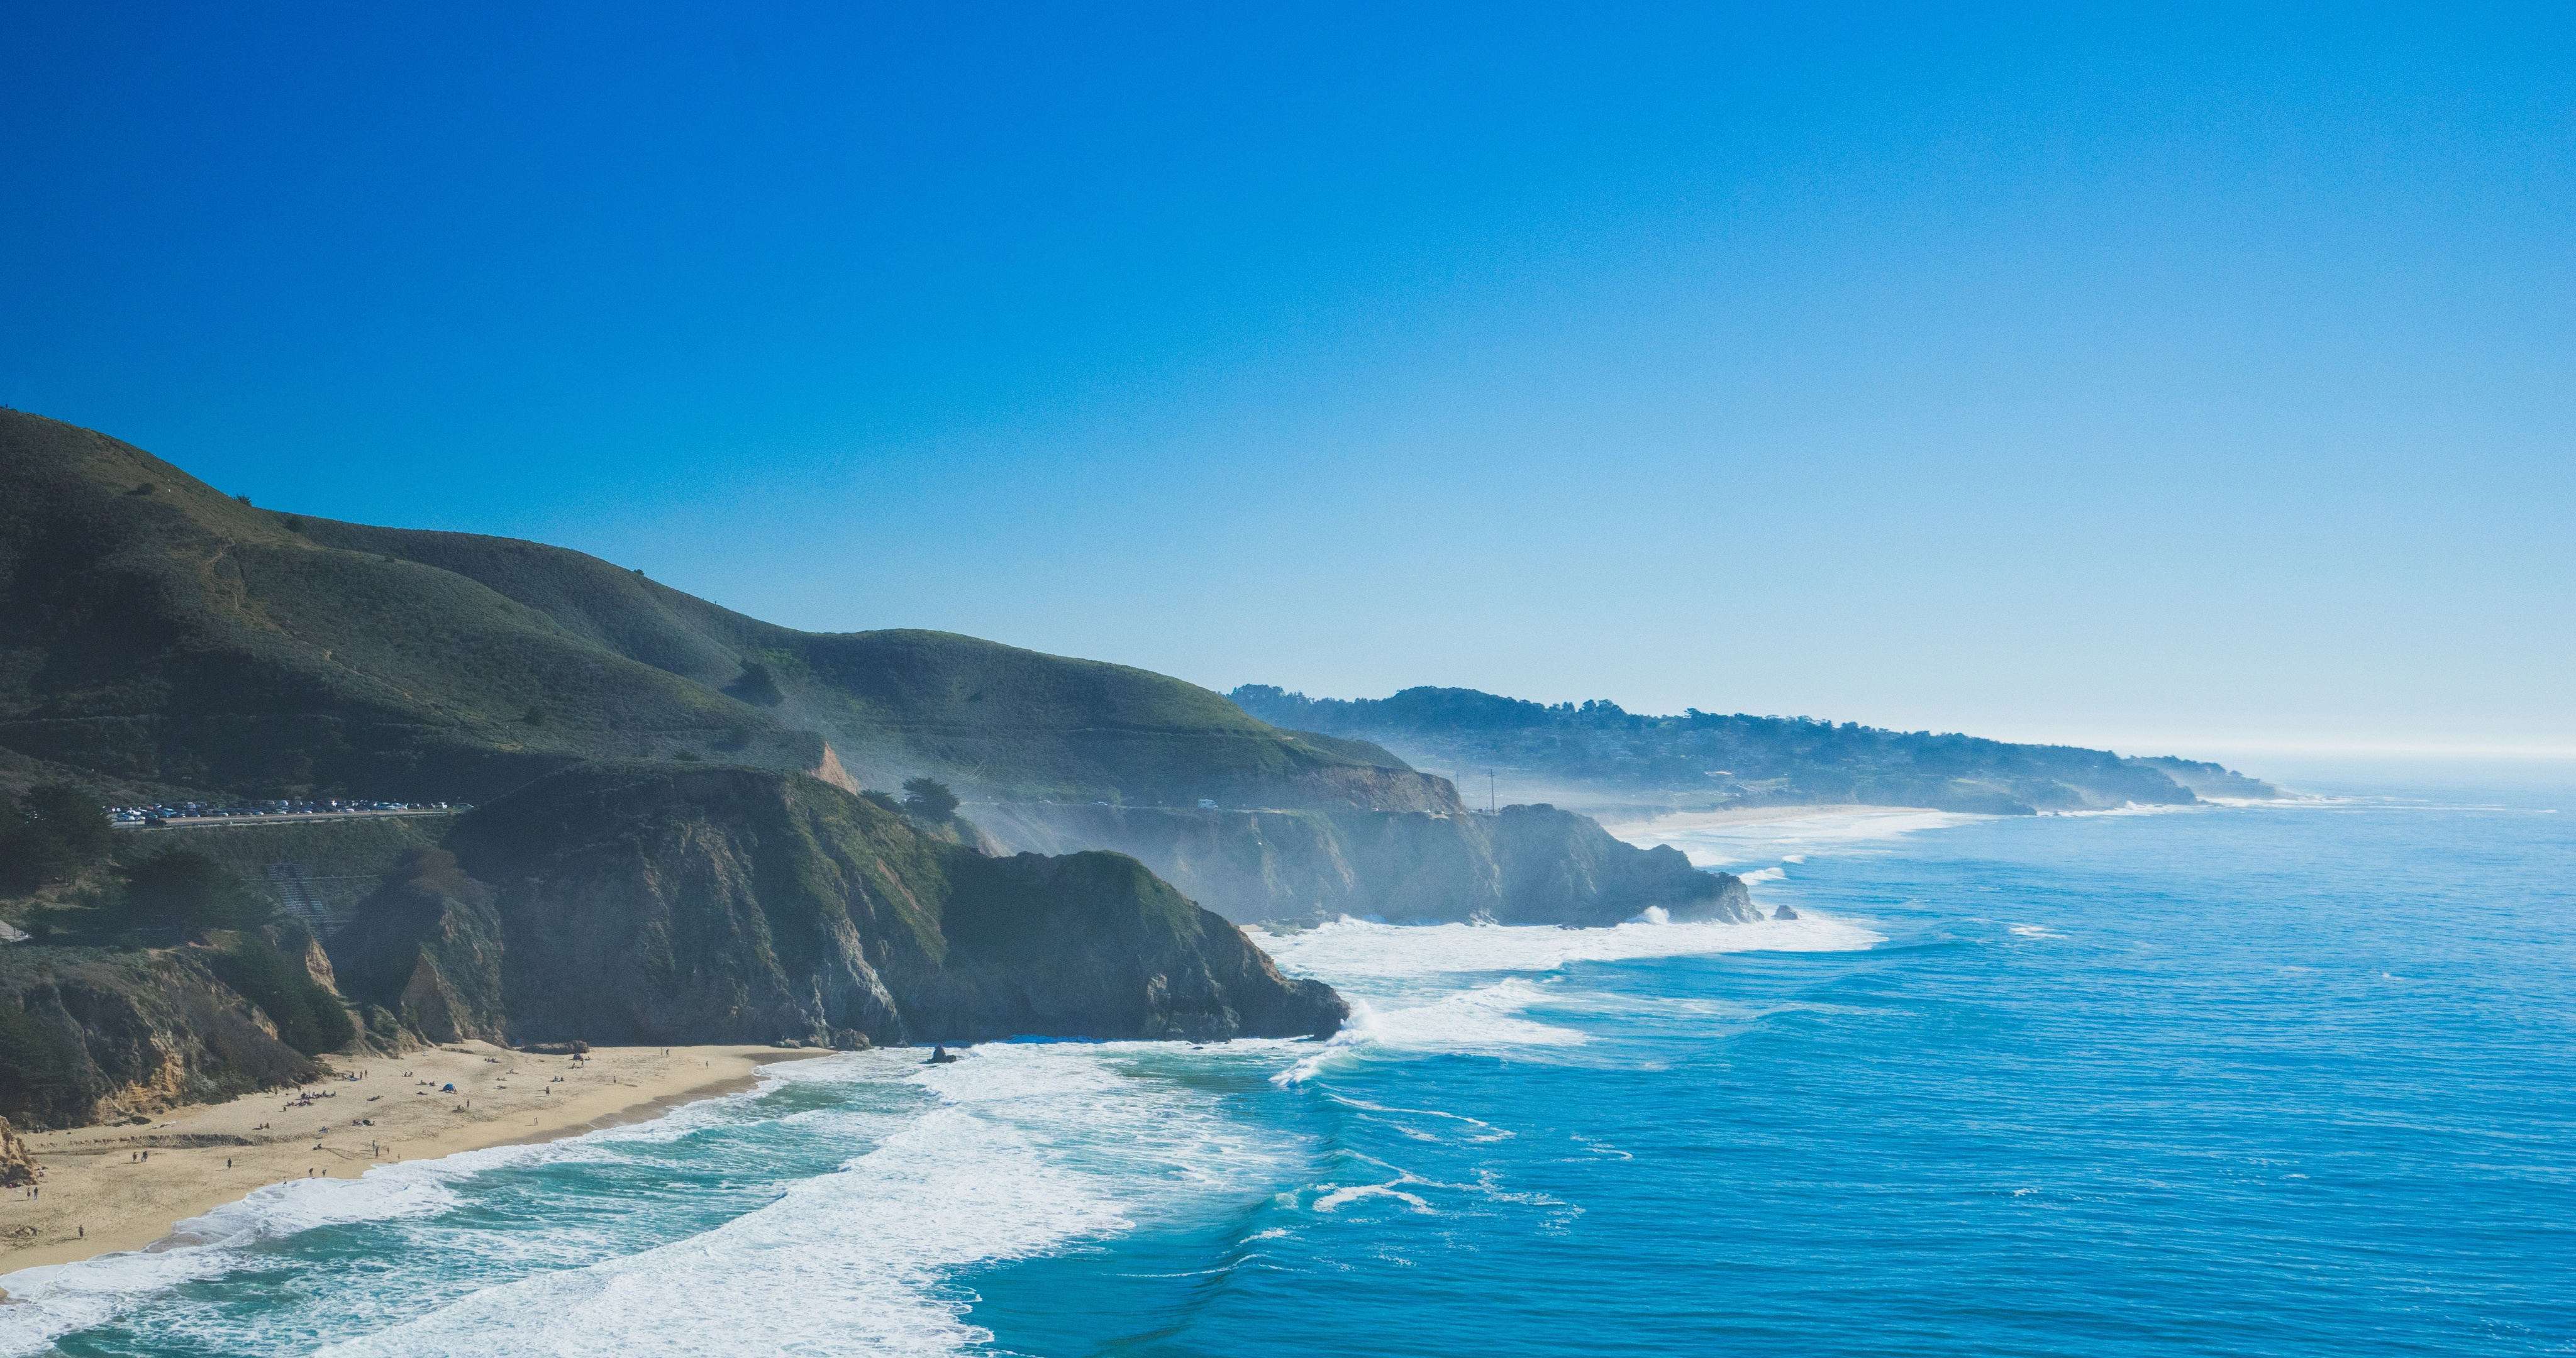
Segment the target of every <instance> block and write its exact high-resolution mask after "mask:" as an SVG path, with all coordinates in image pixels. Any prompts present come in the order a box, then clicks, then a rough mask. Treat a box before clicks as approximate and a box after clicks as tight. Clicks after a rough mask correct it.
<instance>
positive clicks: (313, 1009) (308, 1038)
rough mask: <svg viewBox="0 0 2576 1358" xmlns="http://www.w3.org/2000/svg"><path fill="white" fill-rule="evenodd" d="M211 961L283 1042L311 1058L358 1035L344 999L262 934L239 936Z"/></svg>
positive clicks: (338, 1046)
mask: <svg viewBox="0 0 2576 1358" xmlns="http://www.w3.org/2000/svg"><path fill="white" fill-rule="evenodd" d="M209 965H210V966H211V967H212V968H213V970H214V973H215V975H216V976H217V977H219V978H221V979H222V981H223V983H224V984H225V985H228V986H231V987H232V988H233V989H234V990H236V991H239V992H240V993H241V994H242V996H243V997H244V998H245V999H248V1000H249V1001H250V1002H251V1003H253V1004H255V1005H258V1006H259V1010H260V1012H261V1013H263V1014H266V1015H268V1021H269V1022H271V1023H274V1024H276V1025H277V1040H278V1041H280V1042H283V1043H285V1044H286V1045H288V1046H290V1047H293V1048H294V1049H295V1050H297V1051H299V1052H302V1053H304V1054H305V1055H306V1056H319V1055H321V1054H322V1053H324V1052H326V1051H336V1050H338V1049H339V1048H341V1047H343V1046H345V1045H347V1044H348V1042H349V1040H350V1039H351V1038H354V1037H356V1036H357V1035H358V1029H357V1025H356V1024H355V1023H353V1022H352V1021H351V1020H350V1018H349V1011H348V1010H346V1009H344V1008H342V1007H341V1006H340V1000H339V997H338V996H336V995H333V994H332V993H331V992H330V991H328V990H326V989H324V988H323V987H322V985H321V983H320V982H318V981H315V980H314V979H313V978H312V977H311V976H309V975H307V974H306V973H305V971H304V969H303V968H302V967H299V966H297V965H295V963H293V962H292V961H289V960H288V959H287V956H286V954H284V953H282V952H279V951H278V950H277V945H276V944H273V943H271V942H269V941H268V940H267V939H265V938H262V937H260V936H259V935H257V934H248V933H246V934H241V935H238V936H236V937H235V938H234V939H233V940H232V941H230V942H229V943H227V944H226V945H225V946H224V947H222V948H220V949H218V950H217V951H216V952H215V954H214V956H213V958H212V959H211V961H210V963H209Z"/></svg>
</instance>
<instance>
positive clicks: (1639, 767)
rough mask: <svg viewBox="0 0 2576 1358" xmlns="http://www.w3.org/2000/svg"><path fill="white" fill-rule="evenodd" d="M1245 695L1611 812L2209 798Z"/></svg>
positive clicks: (1890, 736)
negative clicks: (1596, 800)
mask: <svg viewBox="0 0 2576 1358" xmlns="http://www.w3.org/2000/svg"><path fill="white" fill-rule="evenodd" d="M1230 696H1231V697H1232V698H1233V699H1234V701H1235V702H1236V703H1237V704H1238V705H1240V706H1241V707H1242V708H1243V709H1244V710H1245V711H1247V712H1249V713H1251V714H1252V715H1254V716H1257V717H1260V718H1262V719H1263V720H1265V721H1270V722H1276V723H1278V724H1279V725H1282V726H1295V727H1302V728H1308V729H1312V730H1317V731H1325V732H1331V733H1334V734H1337V735H1344V736H1357V737H1362V738H1365V739H1368V740H1373V741H1377V742H1380V743H1383V744H1385V745H1387V746H1388V747H1390V748H1393V749H1397V750H1400V751H1403V752H1405V753H1406V755H1407V756H1408V757H1409V758H1412V759H1414V760H1417V761H1419V762H1422V763H1425V764H1428V765H1430V766H1431V767H1433V768H1442V767H1447V768H1499V769H1508V770H1510V771H1512V772H1513V773H1514V774H1515V775H1516V777H1519V778H1524V779H1537V780H1541V781H1543V782H1547V783H1553V784H1555V785H1557V786H1560V787H1565V788H1568V789H1573V790H1577V791H1580V792H1585V793H1590V794H1593V795H1598V796H1601V797H1604V798H1621V797H1624V798H1631V799H1649V798H1669V799H1675V800H1680V801H1683V802H1685V803H1686V804H1723V803H1727V802H1791V803H1797V802H1842V801H1848V802H1870V803H1876V804H1879V805H1886V806H1930V807H1940V808H1943V809H1947V810H1957V811H1980V812H1998V813H2006V814H2011V813H2023V814H2026V813H2028V812H2030V811H2032V810H2035V809H2036V810H2058V809H2069V808H2075V807H2084V806H2103V805H2109V806H2117V805H2120V804H2122V803H2125V802H2138V803H2141V804H2145V805H2156V804H2165V803H2186V802H2190V801H2192V800H2193V799H2194V798H2193V794H2192V792H2191V791H2190V789H2189V787H2187V786H2185V785H2184V783H2183V782H2182V781H2178V778H2180V777H2182V776H2184V774H2183V772H2182V770H2183V768H2184V766H2182V765H2181V764H2180V761H2152V760H2142V759H2122V758H2121V757H2119V756H2118V755H2115V754H2112V753H2110V752H2108V751H2105V750H2085V749H2077V748H2073V747H2070V746H2062V745H2014V744H2008V743H2005V742H2003V741H1996V740H1981V739H1978V738H1976V737H1973V736H1964V735H1935V734H1933V733H1932V732H1930V731H1910V732H1909V731H1889V730H1882V729H1879V728H1876V727H1868V726H1862V725H1860V724H1858V723H1857V722H1844V723H1842V724H1840V725H1836V724H1835V723H1833V722H1829V721H1818V720H1816V719H1815V718H1813V717H1776V716H1774V717H1754V716H1746V715H1743V714H1737V715H1733V716H1721V715H1719V714H1717V713H1714V712H1702V711H1700V710H1698V709H1697V708H1692V709H1689V710H1687V711H1686V712H1684V713H1683V714H1682V715H1680V716H1666V717H1653V716H1644V715H1640V714H1638V713H1633V712H1627V711H1624V710H1622V709H1621V708H1620V707H1619V705H1618V704H1616V703H1612V702H1608V701H1603V700H1596V701H1592V702H1587V703H1583V704H1580V705H1577V704H1574V703H1558V704H1555V705H1554V706H1547V705H1543V704H1539V703H1534V702H1528V701H1524V700H1522V699H1518V698H1505V697H1500V696H1497V695H1495V694H1491V693H1481V692H1478V691H1477V690H1474V689H1463V688H1409V689H1406V690H1404V691H1403V692H1401V693H1397V694H1396V695H1394V696H1393V697H1389V698H1374V699H1373V698H1363V699H1359V700H1356V701H1349V700H1343V699H1338V698H1309V697H1307V696H1306V695H1304V694H1302V693H1289V692H1285V691H1283V690H1281V689H1279V688H1277V687H1274V686H1271V685H1267V684H1246V685H1244V686H1242V687H1241V688H1238V689H1236V690H1234V692H1233V693H1232V694H1231V695H1230ZM2188 767H2189V768H2191V769H2207V770H2210V771H2211V772H2212V773H2213V774H2223V773H2224V771H2223V770H2216V769H2215V768H2214V766H2210V765H2192V766H2188ZM2227 776H2231V777H2232V776H2233V775H2227ZM2239 781H2240V782H2241V783H2242V784H2244V785H2245V786H2248V787H2251V788H2255V789H2262V788H2263V785H2262V784H2260V783H2255V782H2253V781H2252V780H2250V779H2240V780H2239ZM2213 785H2214V784H2213ZM2243 795H2269V792H2268V789H2265V790H2263V791H2258V792H2252V793H2247V794H2243Z"/></svg>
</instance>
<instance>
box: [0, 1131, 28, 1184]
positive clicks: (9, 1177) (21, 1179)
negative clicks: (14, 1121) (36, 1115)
mask: <svg viewBox="0 0 2576 1358" xmlns="http://www.w3.org/2000/svg"><path fill="white" fill-rule="evenodd" d="M35 1181H36V1157H35V1156H34V1155H32V1154H30V1153H29V1152H28V1150H27V1143H26V1142H24V1141H21V1140H19V1139H18V1132H17V1129H16V1128H14V1127H11V1126H10V1125H9V1119H7V1118H0V1188H24V1187H26V1186H27V1185H29V1184H32V1183H34V1182H35Z"/></svg>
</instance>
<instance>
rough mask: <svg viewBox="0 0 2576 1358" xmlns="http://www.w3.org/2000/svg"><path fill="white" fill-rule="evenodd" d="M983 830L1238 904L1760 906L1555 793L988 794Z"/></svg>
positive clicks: (1734, 884)
mask: <svg viewBox="0 0 2576 1358" xmlns="http://www.w3.org/2000/svg"><path fill="white" fill-rule="evenodd" d="M977 815H978V817H979V819H980V820H981V822H982V823H983V825H984V828H985V831H986V832H987V833H988V834H991V835H992V836H993V837H994V838H996V839H998V840H1000V841H1001V842H1003V843H1004V844H1007V845H1011V846H1014V847H1017V848H1022V849H1035V850H1039V851H1042V852H1052V851H1059V850H1062V849H1067V848H1073V847H1082V846H1097V847H1101V848H1108V849H1114V850H1116V851H1118V852H1120V853H1125V854H1130V855H1133V856H1134V857H1135V858H1136V859H1138V860H1139V861H1141V862H1142V863H1144V864H1145V866H1146V867H1148V868H1151V869H1152V870H1153V872H1154V873H1155V875H1156V876H1159V877H1161V878H1163V879H1164V880H1165V881H1168V882H1170V883H1171V884H1172V885H1173V886H1175V887H1177V888H1179V889H1180V890H1181V891H1182V892H1184V893H1186V894H1187V895H1189V896H1190V897H1191V898H1192V899H1194V900H1197V901H1199V902H1200V903H1201V904H1204V905H1206V906H1207V907H1208V908H1210V909H1212V910H1215V911H1216V912H1217V913H1219V914H1222V915H1224V916H1226V917H1227V918H1228V919H1232V920H1237V921H1240V922H1243V923H1268V922H1274V921H1275V922H1311V921H1316V920H1326V919H1333V918H1336V917H1339V916H1342V915H1356V916H1363V917H1366V916H1375V917H1378V918H1381V919H1386V920H1391V921H1396V922H1404V923H1411V922H1423V923H1440V922H1448V921H1462V920H1480V921H1489V922H1492V923H1497V924H1571V925H1589V926H1597V925H1611V924H1617V923H1620V922H1621V921H1624V920H1628V919H1633V918H1635V917H1636V916H1638V915H1640V914H1643V913H1644V912H1645V911H1647V910H1649V909H1661V910H1663V911H1665V912H1666V913H1667V914H1669V915H1670V916H1671V917H1672V918H1674V919H1714V920H1732V921H1745V920H1751V919H1755V918H1758V916H1757V915H1756V914H1755V913H1754V910H1753V906H1752V901H1751V899H1750V897H1749V896H1748V895H1747V894H1746V892H1745V889H1744V884H1743V882H1742V881H1740V880H1739V879H1737V878H1736V877H1734V876H1733V875H1732V874H1728V873H1709V872H1701V871H1699V870H1698V869H1695V868H1693V867H1692V866H1691V865H1690V861H1689V860H1688V859H1687V858H1685V857H1683V855H1682V854H1681V852H1680V851H1679V850H1676V849H1671V848H1657V849H1653V850H1646V849H1639V848H1637V847H1635V846H1634V845H1630V844H1627V843H1623V842H1621V841H1620V840H1618V839H1615V838H1613V837H1612V836H1611V835H1610V833H1609V832H1608V831H1606V830H1603V829H1602V828H1601V827H1600V825H1599V824H1597V823H1596V822H1594V821H1593V820H1592V819H1591V818H1590V817H1588V816H1580V815H1576V814H1574V813H1572V812H1568V811H1562V810H1559V809H1557V808H1555V807H1552V806H1512V807H1505V808H1504V809H1503V810H1502V812H1501V814H1499V815H1493V816H1484V815H1466V814H1461V815H1451V816H1440V815H1431V814H1427V813H1422V812H1367V811H1225V810H1216V811H1209V810H1187V809H1180V808H1167V807H1117V806H1097V805H1091V806H1079V805H1066V804H1062V803H1013V804H1003V805H997V806H993V807H989V808H979V809H978V811H977Z"/></svg>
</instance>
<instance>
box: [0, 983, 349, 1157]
mask: <svg viewBox="0 0 2576 1358" xmlns="http://www.w3.org/2000/svg"><path fill="white" fill-rule="evenodd" d="M208 955H210V954H205V952H204V950H202V949H194V948H173V949H166V950H154V951H145V952H111V951H107V950H104V949H95V948H38V947H27V946H24V945H21V946H19V947H14V948H10V949H8V950H7V951H6V952H5V953H0V1115H4V1116H7V1117H10V1118H13V1119H15V1120H17V1121H19V1122H21V1123H25V1124H27V1125H30V1126H36V1127H68V1126H77V1125H80V1124H83V1123H92V1122H104V1121H110V1120H113V1119H116V1118H121V1117H128V1116H134V1115H141V1114H150V1113H155V1112H159V1111H161V1110H163V1109H166V1108H172V1107H176V1106H178V1105H180V1104H183V1103H205V1102H212V1101H216V1100H220V1099H228V1098H232V1097H233V1096H235V1095H239V1094H246V1093H249V1092H251V1091H252V1090H255V1089H266V1088H274V1087H276V1086H278V1085H283V1084H290V1083H295V1082H299V1081H302V1080H307V1079H311V1078H313V1076H314V1075H316V1074H317V1073H319V1067H317V1066H315V1065H314V1064H313V1062H312V1061H311V1060H310V1059H309V1058H307V1057H305V1056H304V1055H302V1054H301V1053H299V1052H297V1051H296V1050H295V1049H293V1048H292V1047H289V1046H287V1045H286V1044H285V1043H283V1042H281V1041H279V1040H278V1036H277V1030H276V1026H275V1025H274V1024H273V1023H271V1022H270V1021H269V1020H268V1018H267V1016H265V1015H263V1014H262V1013H261V1012H260V1011H259V1009H258V1008H257V1007H256V1006H254V1005H252V1004H251V1003H250V1002H249V1001H247V1000H245V999H243V998H242V997H241V995H240V994H238V993H237V992H235V991H234V990H233V989H231V988H230V987H228V986H226V985H225V984H224V983H223V982H221V981H219V980H217V979H216V978H215V975H214V973H213V972H212V971H210V970H209V969H208V967H207V964H206V960H205V957H206V956H208Z"/></svg>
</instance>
